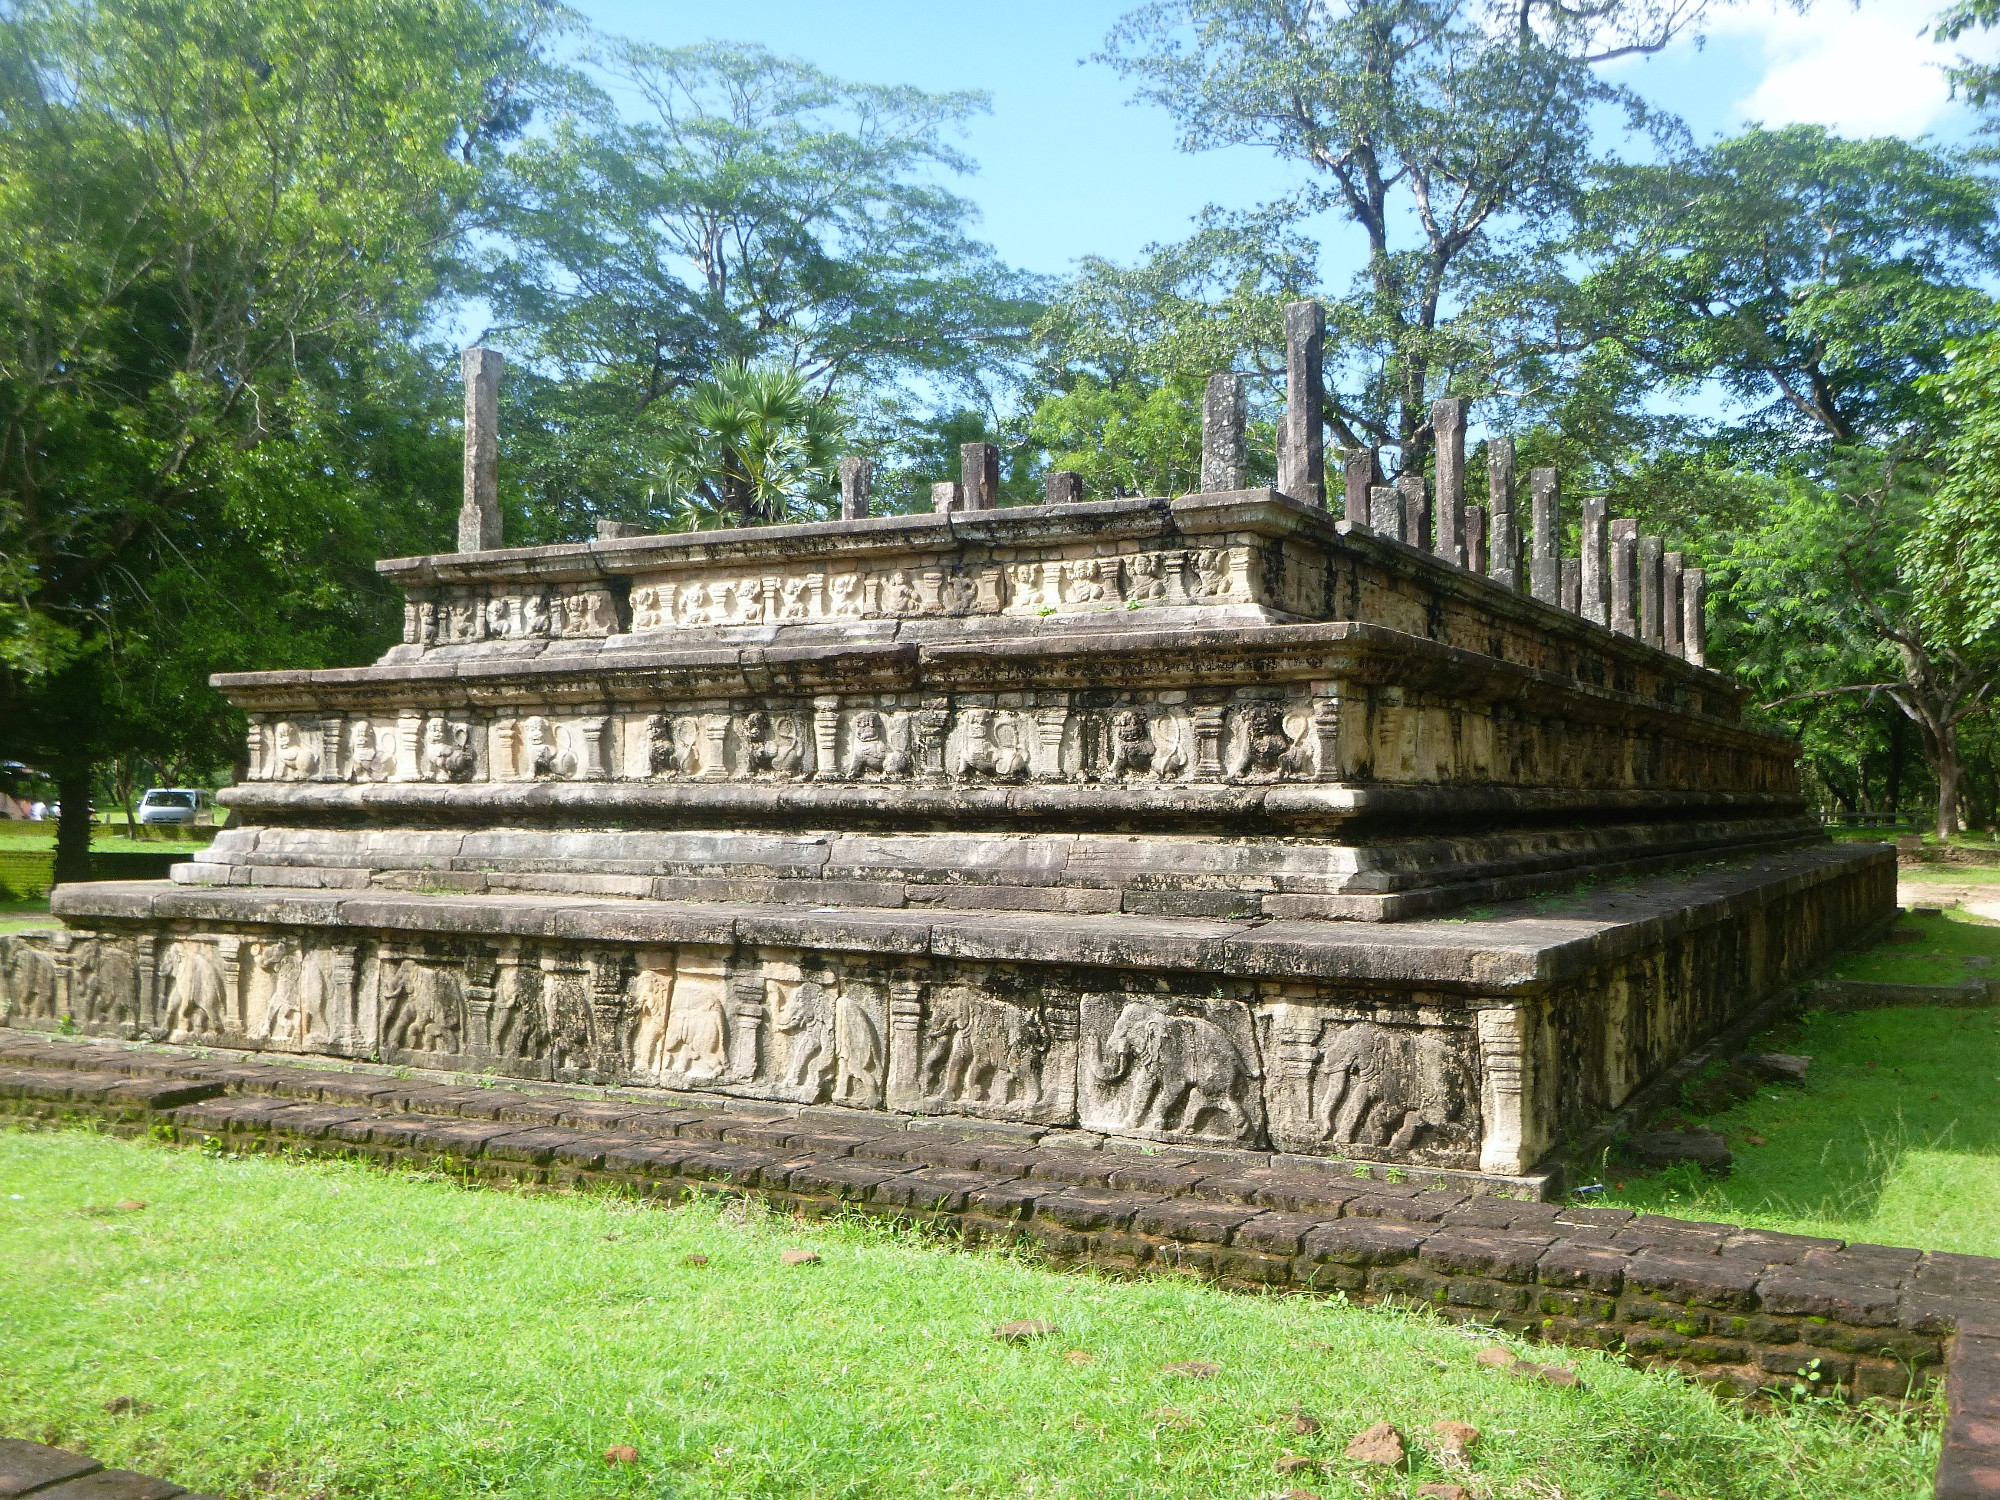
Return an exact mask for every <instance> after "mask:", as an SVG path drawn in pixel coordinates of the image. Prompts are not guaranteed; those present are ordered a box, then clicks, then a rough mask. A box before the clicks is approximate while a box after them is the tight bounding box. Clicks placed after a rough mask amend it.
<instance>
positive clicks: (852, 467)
mask: <svg viewBox="0 0 2000 1500" xmlns="http://www.w3.org/2000/svg"><path fill="white" fill-rule="evenodd" d="M874 475H875V466H874V465H873V464H871V463H869V462H868V460H867V459H865V458H843V459H842V460H841V461H840V519H841V520H843V521H860V520H865V519H866V518H867V515H868V482H869V480H870V479H872V478H874Z"/></svg>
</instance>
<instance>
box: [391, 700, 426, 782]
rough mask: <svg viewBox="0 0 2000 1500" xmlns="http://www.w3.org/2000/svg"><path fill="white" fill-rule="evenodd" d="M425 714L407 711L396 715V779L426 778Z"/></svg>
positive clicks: (420, 779) (415, 779)
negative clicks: (424, 761)
mask: <svg viewBox="0 0 2000 1500" xmlns="http://www.w3.org/2000/svg"><path fill="white" fill-rule="evenodd" d="M423 760H424V716H423V715H422V714H420V713H405V714H398V715H397V716H396V779H397V780H398V781H422V780H423V779H424V765H423Z"/></svg>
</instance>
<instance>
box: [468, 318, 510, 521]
mask: <svg viewBox="0 0 2000 1500" xmlns="http://www.w3.org/2000/svg"><path fill="white" fill-rule="evenodd" d="M460 365H461V367H462V368H463V370H464V372H465V503H464V504H463V505H461V506H460V507H459V511H458V550H459V551H461V552H491V551H493V550H494V549H496V548H498V547H500V546H501V545H503V544H502V542H501V540H500V372H501V371H502V370H503V369H505V368H506V366H507V361H506V360H505V359H503V358H502V357H501V355H500V351H499V350H497V349H477V348H475V349H468V350H466V351H465V353H464V354H463V355H462V356H460Z"/></svg>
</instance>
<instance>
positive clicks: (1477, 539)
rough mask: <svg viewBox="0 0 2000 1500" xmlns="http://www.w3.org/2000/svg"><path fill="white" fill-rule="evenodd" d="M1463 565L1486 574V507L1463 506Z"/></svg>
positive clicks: (1478, 572)
mask: <svg viewBox="0 0 2000 1500" xmlns="http://www.w3.org/2000/svg"><path fill="white" fill-rule="evenodd" d="M1465 566H1466V569H1467V571H1469V572H1473V573H1477V574H1479V575H1481V576H1482V577H1484V576H1485V574H1486V507H1485V506H1483V505H1468V506H1466V507H1465Z"/></svg>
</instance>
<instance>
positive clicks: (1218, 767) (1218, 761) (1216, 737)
mask: <svg viewBox="0 0 2000 1500" xmlns="http://www.w3.org/2000/svg"><path fill="white" fill-rule="evenodd" d="M1188 717H1189V718H1190V719H1191V720H1193V721H1194V774H1195V776H1196V777H1197V778H1198V779H1199V780H1202V781H1220V780H1221V779H1222V707H1221V705H1220V704H1211V703H1204V704H1201V705H1199V706H1198V707H1195V708H1192V709H1191V710H1190V711H1189V713H1188Z"/></svg>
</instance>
